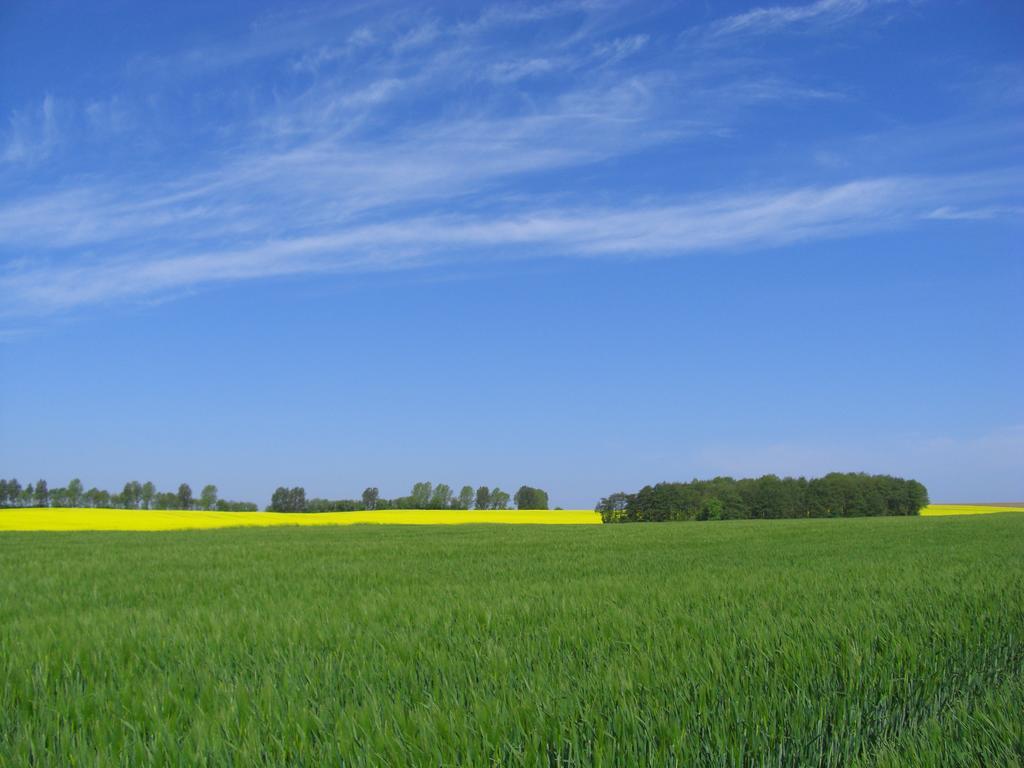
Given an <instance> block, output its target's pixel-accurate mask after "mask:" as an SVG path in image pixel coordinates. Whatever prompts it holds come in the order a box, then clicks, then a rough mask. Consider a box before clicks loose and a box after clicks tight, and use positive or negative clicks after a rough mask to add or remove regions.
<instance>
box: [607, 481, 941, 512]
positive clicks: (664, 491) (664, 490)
mask: <svg viewBox="0 0 1024 768" xmlns="http://www.w3.org/2000/svg"><path fill="white" fill-rule="evenodd" d="M927 505H928V491H927V489H926V488H925V487H924V486H923V485H922V484H921V483H919V482H917V481H916V480H904V479H902V478H899V477H891V476H889V475H868V474H864V473H854V472H850V473H840V472H833V473H831V474H828V475H825V476H824V477H819V478H814V479H811V480H808V479H806V478H803V477H784V478H780V477H778V476H776V475H765V476H764V477H759V478H746V479H741V480H735V479H733V478H731V477H716V478H714V479H712V480H692V481H691V482H689V483H658V484H657V485H647V486H644V487H643V488H641V489H640V490H639V491H638V492H636V493H613V494H611V495H610V496H606V497H605V498H603V499H601V500H600V501H599V502H598V504H597V507H596V509H597V511H598V512H600V513H601V518H602V519H603V520H604V522H606V523H626V522H661V521H665V520H741V519H774V518H793V517H870V516H875V515H916V514H919V513H920V510H921V508H922V507H925V506H927Z"/></svg>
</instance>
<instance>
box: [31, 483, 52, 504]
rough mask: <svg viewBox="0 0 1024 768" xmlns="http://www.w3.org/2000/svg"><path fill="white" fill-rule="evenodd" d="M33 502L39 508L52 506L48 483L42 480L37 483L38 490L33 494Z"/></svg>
mask: <svg viewBox="0 0 1024 768" xmlns="http://www.w3.org/2000/svg"><path fill="white" fill-rule="evenodd" d="M33 501H34V502H35V505H36V506H37V507H48V506H50V491H49V490H48V489H47V487H46V481H45V480H40V481H39V482H37V483H36V490H35V493H34V494H33Z"/></svg>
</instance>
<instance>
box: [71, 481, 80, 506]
mask: <svg viewBox="0 0 1024 768" xmlns="http://www.w3.org/2000/svg"><path fill="white" fill-rule="evenodd" d="M82 493H83V491H82V481H81V480H79V479H78V478H77V477H76V478H75V479H74V480H72V481H71V482H70V483H68V505H69V506H72V507H80V506H82Z"/></svg>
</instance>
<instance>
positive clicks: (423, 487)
mask: <svg viewBox="0 0 1024 768" xmlns="http://www.w3.org/2000/svg"><path fill="white" fill-rule="evenodd" d="M509 501H513V502H514V503H515V505H516V507H517V508H519V509H547V508H548V495H547V493H546V492H545V491H542V490H540V489H539V488H531V487H530V486H528V485H524V486H522V487H521V488H520V489H519V490H518V491H516V493H515V496H509V494H507V493H506V492H505V491H503V490H501V489H500V488H489V487H487V486H486V485H481V486H480V487H479V488H477V489H475V490H474V489H473V487H472V486H471V485H464V486H462V489H461V490H460V491H459V492H458V493H455V491H454V489H452V487H451V486H449V485H446V484H444V483H438V484H437V485H434V484H433V483H416V484H415V485H413V487H412V492H411V493H410V494H409V495H408V496H399V497H398V498H394V499H383V498H381V496H380V491H379V490H378V489H376V488H367V489H366V490H365V491H363V495H362V498H359V499H319V498H314V499H308V500H307V499H306V491H305V489H304V488H301V487H296V488H285V487H281V488H278V489H277V490H276V491H274V495H273V496H272V497H271V500H270V506H269V507H267V509H268V510H271V511H273V512H355V511H359V510H374V509H508V505H509Z"/></svg>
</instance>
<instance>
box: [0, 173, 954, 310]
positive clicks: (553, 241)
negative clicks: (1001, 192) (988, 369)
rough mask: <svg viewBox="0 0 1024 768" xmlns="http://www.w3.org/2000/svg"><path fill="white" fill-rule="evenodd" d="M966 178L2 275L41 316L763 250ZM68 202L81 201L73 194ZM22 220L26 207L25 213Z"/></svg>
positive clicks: (404, 224) (165, 249) (129, 257)
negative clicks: (300, 286) (329, 285)
mask: <svg viewBox="0 0 1024 768" xmlns="http://www.w3.org/2000/svg"><path fill="white" fill-rule="evenodd" d="M959 185H960V181H959V180H958V179H952V178H950V179H943V178H929V179H919V178H883V179H869V180H861V181H853V182H849V183H846V184H840V185H835V186H831V187H804V188H798V189H791V190H784V191H771V192H764V193H760V194H747V195H740V196H735V195H733V196H722V197H715V198H709V199H703V200H698V201H692V202H687V203H680V204H674V205H647V206H633V207H630V208H626V209H606V208H593V207H588V208H574V209H563V210H559V209H548V208H543V209H534V210H528V211H519V212H517V213H504V214H492V215H485V214H477V215H466V214H462V215H440V214H435V215H401V216H399V215H390V216H388V217H387V219H386V220H385V221H378V222H372V223H351V224H349V225H347V226H346V225H341V226H333V227H330V226H325V227H321V228H320V229H319V231H317V232H316V233H315V234H310V235H308V236H301V237H270V238H267V237H263V238H258V239H253V238H252V237H251V236H249V237H246V235H245V234H244V233H243V234H242V235H241V236H240V238H239V239H240V240H241V241H242V242H247V244H244V245H243V244H236V245H232V246H228V247H220V248H218V247H213V246H211V245H209V244H204V243H203V242H197V243H193V244H192V245H190V246H189V247H187V248H185V249H184V250H182V248H181V247H180V245H181V244H179V246H178V248H177V249H173V248H171V247H170V246H169V245H167V244H163V245H161V246H159V249H160V250H159V251H157V252H156V253H154V252H153V250H154V246H152V245H149V246H146V247H145V248H138V247H133V245H132V243H131V242H130V241H128V242H126V243H123V244H119V245H117V248H116V251H117V253H118V255H117V256H114V257H109V258H103V259H98V260H97V259H93V260H86V261H76V262H75V263H72V264H66V263H47V264H43V265H24V264H23V265H19V266H18V267H17V268H14V269H9V270H8V271H7V272H6V274H4V275H3V276H2V277H0V287H2V289H3V291H4V294H5V295H6V296H7V297H8V300H9V306H13V307H15V308H16V309H17V310H19V311H21V312H25V313H46V312H52V311H56V310H63V309H70V308H74V307H77V306H83V305H88V304H92V303H98V302H104V301H109V300H113V299H124V298H133V297H140V296H152V295H159V294H160V293H162V292H166V291H170V290H177V289H181V288H186V287H187V288H193V287H199V286H202V285H205V284H209V283H215V282H222V281H228V280H245V279H254V278H266V277H272V276H279V275H287V274H307V273H331V272H351V271H362V272H366V271H379V270H393V269H404V268H410V267H418V266H423V265H426V264H436V263H439V262H456V261H460V260H463V259H467V258H470V259H479V258H482V257H484V256H486V255H487V254H488V253H491V254H497V253H505V252H508V251H509V250H510V249H511V250H512V252H514V253H516V254H518V255H519V256H530V255H532V256H544V257H553V256H562V257H585V256H591V257H593V256H603V257H623V256H627V257H630V258H636V257H657V256H668V255H681V254H688V253H695V252H702V251H714V250H720V249H736V248H764V247H770V246H777V245H781V244H785V243H792V242H797V241H802V240H809V239H820V238H831V237H839V236H849V235H856V234H859V233H864V232H869V231H874V230H877V229H879V228H886V227H893V226H900V225H905V224H907V223H908V222H912V221H913V220H914V219H915V218H919V217H920V211H921V209H922V206H925V207H927V206H928V203H929V202H930V201H931V200H933V199H934V197H935V196H942V195H946V194H948V192H949V190H950V189H954V188H956V187H958V186H959ZM67 204H68V205H69V206H71V207H74V202H73V200H69V201H68V203H67ZM932 205H934V204H933V203H932ZM145 210H146V209H144V208H143V209H142V214H141V215H143V217H145ZM26 215H27V212H25V211H22V212H20V216H21V218H22V219H23V220H24V218H25V216H26ZM118 215H123V212H121V213H120V214H118ZM138 226H139V227H140V228H141V229H152V228H153V227H157V226H159V221H157V220H155V219H152V218H149V219H146V218H143V221H142V222H141V223H139V224H138ZM90 234H91V235H92V236H94V237H96V238H99V237H102V236H104V235H106V234H108V233H106V232H104V231H102V228H94V229H89V228H83V229H82V230H81V231H80V232H79V234H78V235H77V236H78V237H79V238H82V239H83V240H84V241H85V242H88V236H89V235H90ZM143 254H145V255H143Z"/></svg>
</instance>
